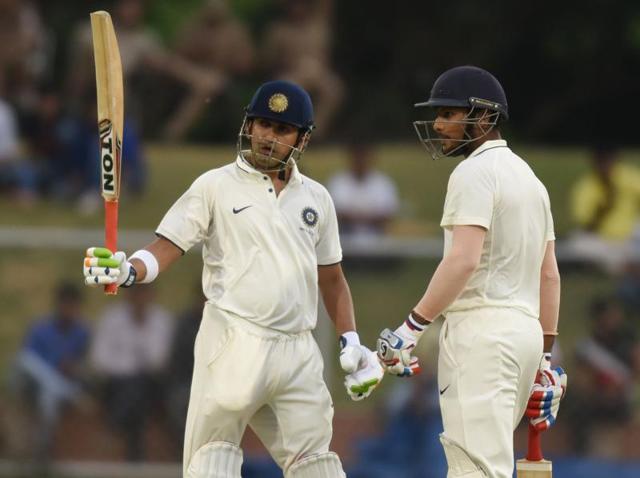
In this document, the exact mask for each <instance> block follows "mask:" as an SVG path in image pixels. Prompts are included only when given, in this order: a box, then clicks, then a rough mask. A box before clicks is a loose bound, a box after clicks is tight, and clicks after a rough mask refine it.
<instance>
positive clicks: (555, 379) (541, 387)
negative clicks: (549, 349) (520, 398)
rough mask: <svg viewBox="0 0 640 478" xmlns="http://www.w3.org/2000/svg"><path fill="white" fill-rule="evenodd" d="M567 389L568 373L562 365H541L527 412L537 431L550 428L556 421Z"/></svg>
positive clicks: (526, 414)
mask: <svg viewBox="0 0 640 478" xmlns="http://www.w3.org/2000/svg"><path fill="white" fill-rule="evenodd" d="M566 389H567V374H566V373H565V371H564V370H563V369H562V368H561V367H557V368H555V369H551V368H544V369H542V367H541V370H540V372H539V374H538V376H537V379H536V383H535V384H534V386H533V388H532V390H531V395H530V396H529V401H528V402H527V410H526V412H525V416H526V417H527V418H529V421H530V423H531V425H532V426H533V427H534V428H535V429H536V430H537V431H545V430H548V429H549V428H550V427H551V426H553V424H554V423H555V422H556V418H557V416H558V411H559V410H560V401H561V400H562V398H563V397H564V395H565V394H566Z"/></svg>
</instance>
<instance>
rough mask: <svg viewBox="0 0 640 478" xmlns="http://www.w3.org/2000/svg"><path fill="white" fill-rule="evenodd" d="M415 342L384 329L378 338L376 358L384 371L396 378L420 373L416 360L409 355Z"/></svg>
mask: <svg viewBox="0 0 640 478" xmlns="http://www.w3.org/2000/svg"><path fill="white" fill-rule="evenodd" d="M415 346H416V342H415V340H412V339H411V338H409V337H401V336H400V335H398V334H397V333H396V332H393V331H392V330H390V329H384V330H383V331H382V332H380V336H379V337H378V343H377V349H378V358H379V359H380V362H381V363H382V365H383V367H384V369H385V371H387V372H389V373H390V374H393V375H397V376H398V377H412V376H413V375H417V374H419V373H420V363H419V362H418V358H417V357H414V356H413V355H411V351H412V350H413V348H414V347H415Z"/></svg>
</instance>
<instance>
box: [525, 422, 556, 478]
mask: <svg viewBox="0 0 640 478" xmlns="http://www.w3.org/2000/svg"><path fill="white" fill-rule="evenodd" d="M516 476H517V478H552V476H553V475H552V467H551V462H550V461H549V460H545V459H544V458H543V457H542V447H541V445H540V432H539V431H536V429H535V428H533V427H532V426H531V425H529V445H528V448H527V456H526V458H525V459H521V460H518V461H517V462H516Z"/></svg>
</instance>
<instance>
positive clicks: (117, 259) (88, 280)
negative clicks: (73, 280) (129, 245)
mask: <svg viewBox="0 0 640 478" xmlns="http://www.w3.org/2000/svg"><path fill="white" fill-rule="evenodd" d="M83 272H84V283H85V284H86V285H88V286H91V287H95V286H99V285H105V284H117V285H118V287H130V286H131V285H133V283H134V282H135V281H136V270H135V269H134V268H133V267H132V266H131V263H130V262H129V261H127V255H126V254H125V253H124V252H122V251H118V252H116V253H115V254H113V253H112V252H111V251H110V250H109V249H107V248H105V247H90V248H89V249H87V252H86V256H85V258H84V267H83Z"/></svg>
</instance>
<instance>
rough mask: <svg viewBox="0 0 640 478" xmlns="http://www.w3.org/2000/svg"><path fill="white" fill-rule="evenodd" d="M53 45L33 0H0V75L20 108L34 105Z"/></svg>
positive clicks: (49, 62)
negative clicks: (37, 86)
mask: <svg viewBox="0 0 640 478" xmlns="http://www.w3.org/2000/svg"><path fill="white" fill-rule="evenodd" d="M54 44H55V43H54V42H53V41H52V39H51V37H50V34H49V33H48V32H47V31H46V30H45V28H44V26H43V23H42V20H41V18H40V14H39V12H38V10H37V9H36V7H35V5H34V4H33V2H32V1H29V0H0V76H4V77H5V80H6V83H7V84H6V85H5V86H6V88H7V93H8V95H10V97H11V98H12V101H13V102H14V104H15V105H17V106H18V107H19V108H20V109H21V110H22V109H25V110H29V109H31V108H32V107H33V106H34V104H33V101H34V98H35V90H36V85H37V84H38V83H39V82H41V81H42V80H43V79H44V77H45V76H46V75H47V74H49V73H50V71H49V69H50V67H51V66H52V65H51V64H52V57H53V52H52V51H51V50H52V48H51V47H52V45H54Z"/></svg>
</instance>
